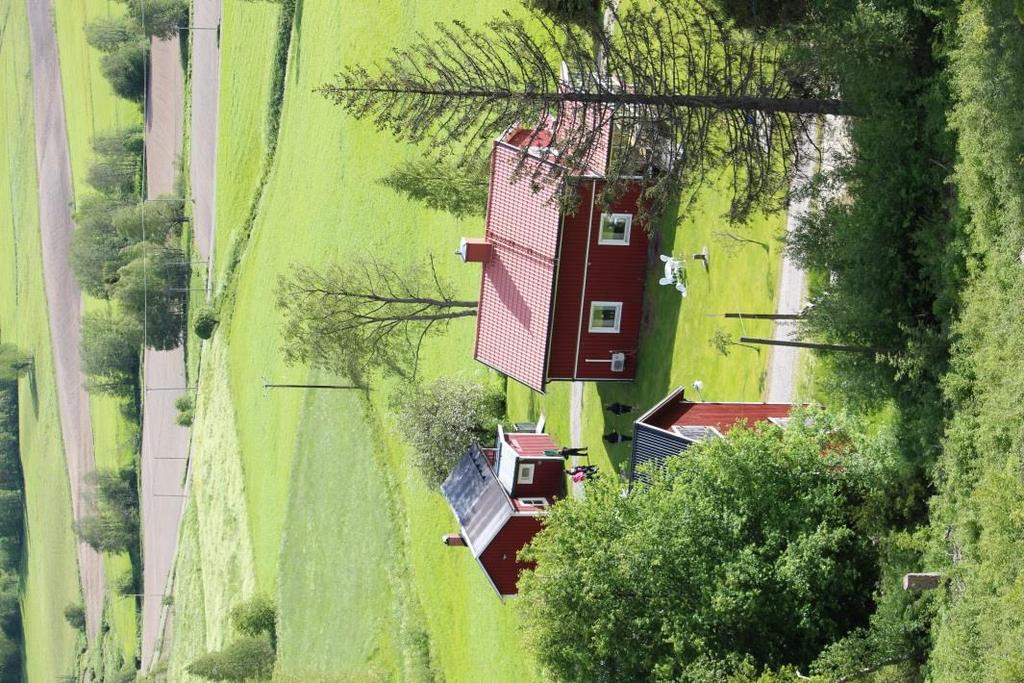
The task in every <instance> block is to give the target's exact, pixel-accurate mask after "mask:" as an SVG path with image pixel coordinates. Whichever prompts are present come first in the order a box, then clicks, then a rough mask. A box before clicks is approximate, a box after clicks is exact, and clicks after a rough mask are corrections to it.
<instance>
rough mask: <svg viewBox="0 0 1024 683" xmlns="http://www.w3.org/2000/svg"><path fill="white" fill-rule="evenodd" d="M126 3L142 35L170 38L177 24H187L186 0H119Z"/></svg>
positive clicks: (175, 31) (129, 13)
mask: <svg viewBox="0 0 1024 683" xmlns="http://www.w3.org/2000/svg"><path fill="white" fill-rule="evenodd" d="M119 2H122V3H124V4H126V5H128V16H129V17H131V19H132V21H133V22H134V23H135V25H136V26H137V27H139V30H141V31H142V33H143V34H144V35H147V36H153V37H154V38H170V37H172V36H174V34H175V33H177V32H178V27H179V26H187V25H188V2H186V0H119Z"/></svg>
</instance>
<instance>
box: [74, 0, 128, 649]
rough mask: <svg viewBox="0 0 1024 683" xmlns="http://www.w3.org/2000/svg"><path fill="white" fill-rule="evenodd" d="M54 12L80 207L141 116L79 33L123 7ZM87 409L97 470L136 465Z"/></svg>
mask: <svg viewBox="0 0 1024 683" xmlns="http://www.w3.org/2000/svg"><path fill="white" fill-rule="evenodd" d="M55 8H56V11H55V13H54V16H55V23H56V27H57V44H58V49H59V50H60V62H61V80H62V85H63V88H64V108H65V112H66V117H67V126H68V146H69V148H70V152H71V171H72V183H73V185H74V193H75V197H76V201H80V200H81V198H82V197H83V196H85V195H86V194H88V193H90V192H92V191H93V190H92V189H91V188H90V187H89V185H88V184H87V183H86V182H85V176H86V171H87V170H88V168H89V164H90V162H91V161H92V158H93V154H92V147H91V141H92V138H93V137H95V136H96V135H97V134H102V133H106V132H109V131H112V130H118V129H120V128H123V127H125V126H128V125H137V124H140V123H141V122H142V115H141V113H140V110H139V107H138V105H137V104H135V103H133V102H129V101H127V100H123V99H121V98H119V97H117V96H116V95H114V91H113V90H112V89H111V87H110V84H109V83H107V80H106V79H105V78H104V77H103V74H102V73H101V72H100V58H101V56H102V55H101V53H100V52H99V51H98V50H94V49H93V48H92V47H90V46H89V44H88V43H87V42H86V40H85V32H84V30H83V27H84V26H85V24H86V23H87V22H88V21H89V20H90V19H94V18H96V17H100V16H107V15H115V14H121V13H123V12H124V6H123V5H122V4H121V3H118V2H114V0H62V1H61V2H58V3H55ZM108 305H109V304H108V303H107V302H105V301H101V300H98V299H93V298H91V297H86V303H85V306H86V310H90V311H94V310H100V309H103V308H105V307H107V306H108ZM89 407H90V411H91V414H92V427H93V447H94V450H95V453H96V466H97V467H99V468H110V469H112V468H120V467H128V466H132V465H134V461H135V455H136V452H137V440H138V434H137V432H138V428H137V426H136V425H134V424H132V423H131V422H130V421H129V420H126V419H125V418H124V416H122V415H121V412H120V410H119V409H118V402H117V400H115V399H113V398H110V397H107V396H99V395H93V396H90V397H89ZM103 566H104V570H105V571H106V575H107V579H108V582H109V581H110V580H112V579H114V578H115V577H117V576H119V575H121V574H123V573H124V572H126V571H130V570H131V563H130V561H129V559H128V556H127V554H120V555H116V556H115V555H110V554H105V555H104V558H103ZM107 609H108V614H107V615H106V618H107V620H108V622H109V623H110V625H111V628H112V630H113V631H114V633H115V634H116V635H117V639H118V641H119V642H120V643H121V646H122V650H123V653H124V657H125V659H126V660H127V661H132V660H133V659H134V657H135V652H136V648H137V633H136V631H137V617H136V610H135V605H134V604H133V603H132V601H131V600H113V601H111V602H109V603H108V608H107Z"/></svg>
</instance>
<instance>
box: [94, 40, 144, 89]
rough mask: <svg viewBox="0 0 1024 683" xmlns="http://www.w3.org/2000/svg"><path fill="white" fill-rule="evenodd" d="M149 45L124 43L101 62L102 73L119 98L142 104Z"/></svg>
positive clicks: (134, 41)
mask: <svg viewBox="0 0 1024 683" xmlns="http://www.w3.org/2000/svg"><path fill="white" fill-rule="evenodd" d="M148 55H149V44H148V43H147V42H146V41H143V40H132V41H129V42H127V43H124V44H123V45H121V46H120V47H119V48H117V49H116V50H114V51H113V52H111V53H109V54H105V55H103V59H102V60H100V71H102V72H103V76H104V77H105V78H106V79H107V80H108V81H110V86H111V87H112V88H113V89H114V92H115V93H117V95H118V96H120V97H123V98H125V99H126V100H133V101H135V102H141V101H142V100H143V98H144V97H145V96H146V89H145V84H146V81H145V78H146V62H147V56H148Z"/></svg>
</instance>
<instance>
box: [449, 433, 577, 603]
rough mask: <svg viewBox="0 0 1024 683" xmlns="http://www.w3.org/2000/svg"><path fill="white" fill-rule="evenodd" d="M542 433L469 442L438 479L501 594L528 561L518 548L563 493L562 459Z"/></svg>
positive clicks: (513, 587) (462, 532)
mask: <svg viewBox="0 0 1024 683" xmlns="http://www.w3.org/2000/svg"><path fill="white" fill-rule="evenodd" d="M557 453H558V451H557V447H556V446H555V443H554V442H553V441H552V440H551V437H549V436H548V435H547V434H538V433H516V432H510V433H505V432H504V431H503V430H502V429H501V428H500V427H499V428H498V439H497V447H496V448H493V449H491V448H487V449H483V448H479V447H477V446H473V447H472V448H470V450H469V452H468V453H466V454H465V455H464V456H463V457H462V459H461V460H460V461H459V463H458V464H457V465H456V466H455V469H454V470H452V473H451V474H450V475H449V476H448V478H447V479H446V480H445V481H444V483H443V484H442V485H441V492H442V493H443V494H444V497H445V499H446V500H447V501H448V505H450V506H451V508H452V512H454V513H455V517H456V519H458V521H459V533H458V534H450V535H448V536H445V537H444V539H443V540H444V542H445V543H446V544H447V545H454V546H466V547H467V548H468V549H469V551H470V552H471V553H472V554H473V557H474V558H475V559H476V561H477V562H478V563H479V564H480V567H481V568H482V569H483V570H484V574H486V576H487V579H488V581H490V583H491V585H492V586H493V587H494V590H495V591H497V593H498V595H499V596H501V597H502V598H504V597H508V596H510V595H515V594H516V592H517V583H518V581H519V574H520V573H521V572H522V571H523V570H524V569H529V568H531V567H532V566H533V565H532V564H531V563H529V562H522V561H520V560H519V557H518V555H519V551H520V550H522V549H523V547H525V546H526V544H527V543H529V542H530V541H531V540H533V537H534V535H535V534H536V533H537V532H538V531H540V528H541V520H542V519H543V518H544V516H546V515H547V514H548V506H549V505H551V504H553V503H554V502H555V501H557V500H559V499H561V498H562V497H564V496H565V492H566V483H565V473H564V467H565V461H564V459H563V458H562V456H561V455H558V454H557Z"/></svg>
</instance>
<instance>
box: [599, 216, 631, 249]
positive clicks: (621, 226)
mask: <svg viewBox="0 0 1024 683" xmlns="http://www.w3.org/2000/svg"><path fill="white" fill-rule="evenodd" d="M632 229H633V214H631V213H602V214H601V234H600V235H598V238H597V243H598V244H618V245H622V246H626V245H628V244H629V233H630V232H631V231H632Z"/></svg>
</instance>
